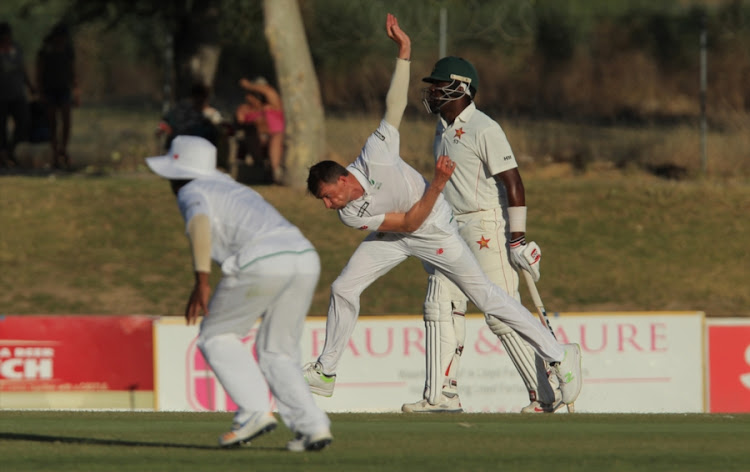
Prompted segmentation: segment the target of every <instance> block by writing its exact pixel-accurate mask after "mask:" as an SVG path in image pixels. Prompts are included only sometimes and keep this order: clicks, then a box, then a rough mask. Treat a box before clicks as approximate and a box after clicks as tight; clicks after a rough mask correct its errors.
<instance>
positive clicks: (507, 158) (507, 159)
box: [503, 154, 513, 161]
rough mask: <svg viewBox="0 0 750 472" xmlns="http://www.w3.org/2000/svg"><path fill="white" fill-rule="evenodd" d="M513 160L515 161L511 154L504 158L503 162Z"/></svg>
mask: <svg viewBox="0 0 750 472" xmlns="http://www.w3.org/2000/svg"><path fill="white" fill-rule="evenodd" d="M511 159H513V156H512V155H510V154H509V155H507V156H505V157H503V160H504V161H509V160H511Z"/></svg>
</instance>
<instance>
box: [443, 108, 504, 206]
mask: <svg viewBox="0 0 750 472" xmlns="http://www.w3.org/2000/svg"><path fill="white" fill-rule="evenodd" d="M433 152H434V155H435V160H437V158H438V157H439V156H441V155H447V156H449V157H450V158H451V160H453V161H454V162H455V163H456V170H455V171H454V172H453V176H452V177H451V179H450V181H449V182H448V184H446V186H445V190H443V195H445V198H446V200H448V202H449V203H450V204H451V206H452V207H453V211H454V212H455V213H456V214H457V215H460V214H463V213H471V212H475V211H482V210H490V209H493V208H497V207H499V206H501V205H505V206H507V205H506V204H505V200H506V195H505V189H504V188H503V187H502V184H500V183H499V182H497V181H496V180H495V179H494V178H493V176H494V175H497V174H499V173H501V172H505V171H506V170H509V169H513V168H515V167H518V163H517V162H516V157H515V155H514V154H513V150H512V149H511V147H510V143H508V138H507V137H506V136H505V132H503V129H502V128H501V127H500V125H499V124H498V123H497V122H496V121H495V120H493V119H492V118H490V117H489V116H487V115H485V114H484V113H483V112H481V111H480V110H478V109H477V107H476V105H474V103H471V104H470V105H469V106H468V107H466V108H465V109H464V110H463V111H462V112H461V114H459V115H458V117H456V119H455V120H454V121H453V123H452V124H451V125H448V124H447V123H446V122H445V120H443V119H442V118H441V119H440V120H439V121H438V124H437V129H436V130H435V141H434V145H433Z"/></svg>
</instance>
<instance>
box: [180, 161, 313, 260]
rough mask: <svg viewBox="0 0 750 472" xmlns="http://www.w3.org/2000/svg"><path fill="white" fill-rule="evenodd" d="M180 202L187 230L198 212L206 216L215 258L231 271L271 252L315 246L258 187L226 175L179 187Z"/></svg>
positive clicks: (303, 249)
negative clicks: (256, 189)
mask: <svg viewBox="0 0 750 472" xmlns="http://www.w3.org/2000/svg"><path fill="white" fill-rule="evenodd" d="M177 205H178V206H179V208H180V213H182V216H183V218H184V219H185V228H186V231H187V223H188V222H189V221H190V220H191V219H192V218H193V217H194V216H195V215H199V214H204V215H207V216H208V219H209V221H210V223H211V258H212V259H213V260H214V261H216V262H217V263H218V264H220V265H222V268H223V269H227V270H228V271H229V272H233V271H235V270H242V269H244V268H246V267H247V266H249V265H250V264H252V262H254V261H255V260H257V259H258V258H261V257H264V256H267V255H270V254H276V253H280V252H302V251H306V250H311V249H314V248H313V246H312V244H311V243H310V242H309V241H308V240H307V239H306V238H305V237H304V236H303V235H302V233H301V232H300V231H299V229H297V227H296V226H294V225H292V224H291V223H289V222H288V221H287V220H286V219H285V218H284V217H283V216H282V215H281V214H280V213H279V212H278V211H277V210H276V209H275V208H274V207H273V206H272V205H271V204H270V203H268V202H266V201H265V199H264V198H263V197H262V196H261V195H260V194H259V193H258V192H256V191H255V190H253V189H251V188H249V187H246V186H244V185H242V184H240V183H237V182H235V181H234V180H233V179H232V178H231V177H229V176H228V175H219V176H215V177H208V178H199V179H195V180H193V181H192V182H190V183H189V184H187V185H185V186H184V187H182V188H181V189H180V191H179V192H177Z"/></svg>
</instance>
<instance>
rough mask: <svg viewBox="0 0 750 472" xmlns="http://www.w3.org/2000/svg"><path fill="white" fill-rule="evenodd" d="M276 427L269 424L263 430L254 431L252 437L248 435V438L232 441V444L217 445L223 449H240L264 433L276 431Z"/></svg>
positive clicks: (274, 424) (273, 424)
mask: <svg viewBox="0 0 750 472" xmlns="http://www.w3.org/2000/svg"><path fill="white" fill-rule="evenodd" d="M277 426H278V423H269V424H267V425H266V426H264V427H263V428H261V429H260V430H258V431H256V432H255V433H254V434H252V435H250V436H248V437H246V438H243V439H239V440H237V441H233V442H230V443H224V444H219V446H221V447H224V448H227V447H240V446H242V445H244V444H248V443H249V442H250V441H252V440H253V439H255V438H257V437H258V436H262V435H264V434H266V433H270V432H271V431H273V430H274V429H276V427H277Z"/></svg>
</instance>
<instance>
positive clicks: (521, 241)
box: [510, 236, 526, 249]
mask: <svg viewBox="0 0 750 472" xmlns="http://www.w3.org/2000/svg"><path fill="white" fill-rule="evenodd" d="M525 245H526V236H519V237H517V238H516V239H511V240H510V248H511V249H516V248H517V247H520V246H525Z"/></svg>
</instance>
